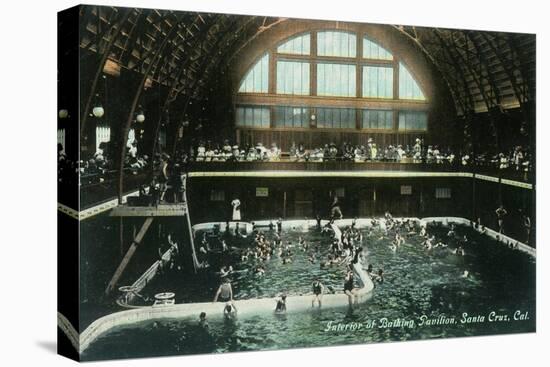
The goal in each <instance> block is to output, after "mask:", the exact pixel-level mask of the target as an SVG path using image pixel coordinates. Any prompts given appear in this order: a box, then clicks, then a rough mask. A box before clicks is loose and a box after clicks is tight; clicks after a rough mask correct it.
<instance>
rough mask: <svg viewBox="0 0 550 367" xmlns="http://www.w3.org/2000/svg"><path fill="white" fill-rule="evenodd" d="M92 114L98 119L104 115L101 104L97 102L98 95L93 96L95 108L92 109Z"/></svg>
mask: <svg viewBox="0 0 550 367" xmlns="http://www.w3.org/2000/svg"><path fill="white" fill-rule="evenodd" d="M92 114H93V115H94V116H95V117H97V118H98V119H99V118H102V117H103V115H104V114H105V110H104V109H103V106H102V105H101V102H100V100H99V94H96V95H95V107H94V108H93V109H92Z"/></svg>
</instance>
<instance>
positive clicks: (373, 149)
mask: <svg viewBox="0 0 550 367" xmlns="http://www.w3.org/2000/svg"><path fill="white" fill-rule="evenodd" d="M370 159H371V160H372V161H375V160H377V159H378V148H377V147H376V143H372V144H371V148H370Z"/></svg>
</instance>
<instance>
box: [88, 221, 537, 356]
mask: <svg viewBox="0 0 550 367" xmlns="http://www.w3.org/2000/svg"><path fill="white" fill-rule="evenodd" d="M342 228H343V226H342ZM260 229H261V230H265V231H266V237H267V238H268V239H273V238H274V236H275V231H276V230H270V229H269V228H267V227H262V228H260ZM449 229H450V228H449V227H448V226H443V225H431V224H430V225H428V233H429V234H430V235H433V236H435V240H434V244H435V243H437V242H440V241H441V242H442V243H444V244H445V245H446V246H447V247H438V248H432V249H427V248H426V247H425V246H424V244H423V242H424V239H423V238H422V237H421V236H420V235H419V234H418V232H419V227H418V226H417V227H416V228H415V230H414V232H415V233H410V234H407V235H405V232H404V231H402V233H403V234H404V237H405V243H404V244H403V245H401V246H400V247H399V248H397V249H396V250H395V251H394V250H393V249H392V248H391V240H392V234H393V232H392V231H390V232H389V233H386V231H385V230H384V228H381V227H379V226H377V227H373V228H371V227H370V226H361V228H360V231H361V233H362V235H363V240H362V246H363V247H364V249H365V252H364V254H363V255H364V259H363V266H364V267H365V268H366V267H367V266H368V264H371V265H372V267H373V270H374V271H377V270H378V269H383V270H384V274H385V277H384V281H383V282H375V283H376V286H375V289H374V291H373V292H372V298H371V299H369V300H367V301H366V302H363V303H360V304H358V305H355V306H354V307H353V308H349V307H348V306H347V305H346V304H344V305H343V306H342V307H336V308H326V309H324V308H321V309H318V308H314V309H312V310H310V311H307V312H296V313H291V312H288V313H287V314H283V315H274V314H273V313H265V314H259V315H245V316H242V317H239V316H237V318H235V319H225V318H223V317H219V316H220V315H207V320H208V322H209V327H208V328H204V327H202V326H200V325H199V323H198V316H199V315H198V314H197V315H196V316H194V317H190V318H185V319H181V318H178V319H175V318H174V319H169V318H163V319H162V320H160V319H157V320H149V321H143V322H139V323H135V324H133V325H131V326H124V327H115V328H113V329H111V330H110V331H108V332H107V333H105V334H103V335H101V336H100V337H99V338H98V339H96V340H95V341H93V342H92V343H91V344H90V346H89V347H88V348H87V349H86V350H85V351H84V354H83V357H84V359H87V360H94V359H98V358H101V359H104V358H121V357H140V356H151V355H157V356H160V355H169V354H194V353H209V352H215V353H222V352H231V351H249V350H268V349H281V348H297V347H306V346H328V345H342V344H355V343H365V342H367V343H371V342H383V341H402V340H418V339H432V338H439V337H462V336H472V335H492V334H499V333H517V332H532V331H534V330H535V322H536V320H535V314H536V309H535V303H536V302H535V287H534V286H533V284H534V283H535V258H533V257H532V256H530V255H529V254H526V253H524V252H522V251H519V250H518V249H515V248H513V246H508V245H506V244H503V243H501V242H498V241H496V240H494V239H493V238H490V237H488V236H487V235H484V234H480V233H478V232H477V231H475V230H474V229H473V228H471V227H469V226H464V225H457V226H456V229H455V230H454V232H455V233H451V234H449V233H448V232H449ZM407 232H408V231H407ZM203 233H204V232H203V231H197V232H196V246H197V248H198V246H200V240H201V239H202V237H203ZM207 237H208V239H209V243H210V248H211V250H212V252H213V254H212V255H211V256H210V258H209V260H208V261H209V262H210V268H209V269H208V270H207V271H205V272H202V273H201V274H200V275H198V276H196V277H189V276H188V275H187V276H185V277H184V276H182V274H181V273H180V272H178V271H168V270H167V271H165V272H164V273H162V274H159V275H158V276H157V277H156V278H155V279H154V280H153V282H151V284H149V285H148V286H147V287H146V288H145V289H144V291H143V293H144V294H145V295H148V296H152V295H154V294H155V293H158V292H161V291H171V292H175V293H176V302H177V303H181V302H209V301H211V300H212V298H213V296H214V293H215V291H216V289H217V287H218V285H219V283H220V276H219V274H216V273H217V272H218V271H219V268H220V266H223V265H226V266H228V265H231V266H232V267H233V269H234V273H233V274H231V275H230V277H231V280H232V284H233V288H234V294H235V299H237V300H242V299H254V298H274V297H276V296H277V295H279V294H280V293H281V292H285V293H286V294H289V295H292V294H297V295H299V294H310V293H311V283H312V281H313V280H314V279H315V278H316V277H319V278H320V279H321V281H322V282H323V283H324V284H325V286H326V287H327V288H330V289H331V290H333V291H335V292H336V293H341V292H342V288H343V278H344V275H345V266H344V265H334V266H328V267H325V268H323V269H321V266H320V261H322V259H325V258H327V256H328V253H329V247H330V244H331V241H332V240H331V238H330V236H328V237H327V236H324V235H322V234H321V231H320V230H319V229H317V228H316V226H315V225H310V226H309V227H308V228H302V227H300V228H295V229H293V228H292V227H291V228H286V229H283V231H282V236H281V237H282V241H283V243H286V242H288V241H290V243H291V245H292V246H294V247H293V248H292V253H293V254H292V262H291V263H288V264H283V263H282V261H281V259H280V257H279V256H277V253H275V254H274V255H273V256H272V257H271V258H270V259H269V260H265V261H262V262H261V263H262V266H263V267H264V268H265V275H263V276H257V275H255V274H254V269H255V267H256V266H257V264H258V263H259V262H260V260H258V259H254V258H253V257H252V258H251V257H249V259H248V260H245V261H242V258H241V255H242V253H243V250H244V249H245V248H246V247H247V246H253V242H252V241H253V240H252V236H251V235H248V237H243V236H238V237H235V236H234V235H231V236H229V237H227V240H226V242H227V245H228V248H229V250H228V251H226V252H222V251H219V244H217V243H216V242H215V241H218V239H217V237H216V236H215V235H214V234H213V233H211V232H210V234H207ZM299 237H302V238H303V239H304V240H305V241H306V242H307V243H308V244H309V248H308V249H307V250H306V251H304V250H302V248H301V247H300V246H298V245H297V243H298V239H299ZM459 246H460V247H462V248H463V249H464V256H459V255H457V254H456V253H455V251H454V250H455V249H456V248H458V247H459ZM312 254H314V257H315V261H313V262H311V261H310V257H311V255H312ZM274 307H275V301H274V300H273V308H274ZM191 341H193V342H191Z"/></svg>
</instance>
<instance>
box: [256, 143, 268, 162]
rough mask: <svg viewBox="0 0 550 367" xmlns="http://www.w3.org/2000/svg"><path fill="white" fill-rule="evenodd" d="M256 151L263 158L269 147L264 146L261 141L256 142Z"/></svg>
mask: <svg viewBox="0 0 550 367" xmlns="http://www.w3.org/2000/svg"><path fill="white" fill-rule="evenodd" d="M256 153H257V154H258V157H259V158H260V159H262V158H263V157H264V156H266V155H267V148H266V147H264V144H263V143H261V142H258V143H257V144H256Z"/></svg>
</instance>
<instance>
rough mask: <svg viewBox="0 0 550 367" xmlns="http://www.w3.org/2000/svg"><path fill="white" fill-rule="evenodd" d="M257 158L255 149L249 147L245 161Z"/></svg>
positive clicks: (252, 160)
mask: <svg viewBox="0 0 550 367" xmlns="http://www.w3.org/2000/svg"><path fill="white" fill-rule="evenodd" d="M257 160H258V153H257V152H256V149H254V148H252V147H250V148H249V149H248V153H247V154H246V161H247V162H254V161H257Z"/></svg>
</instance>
